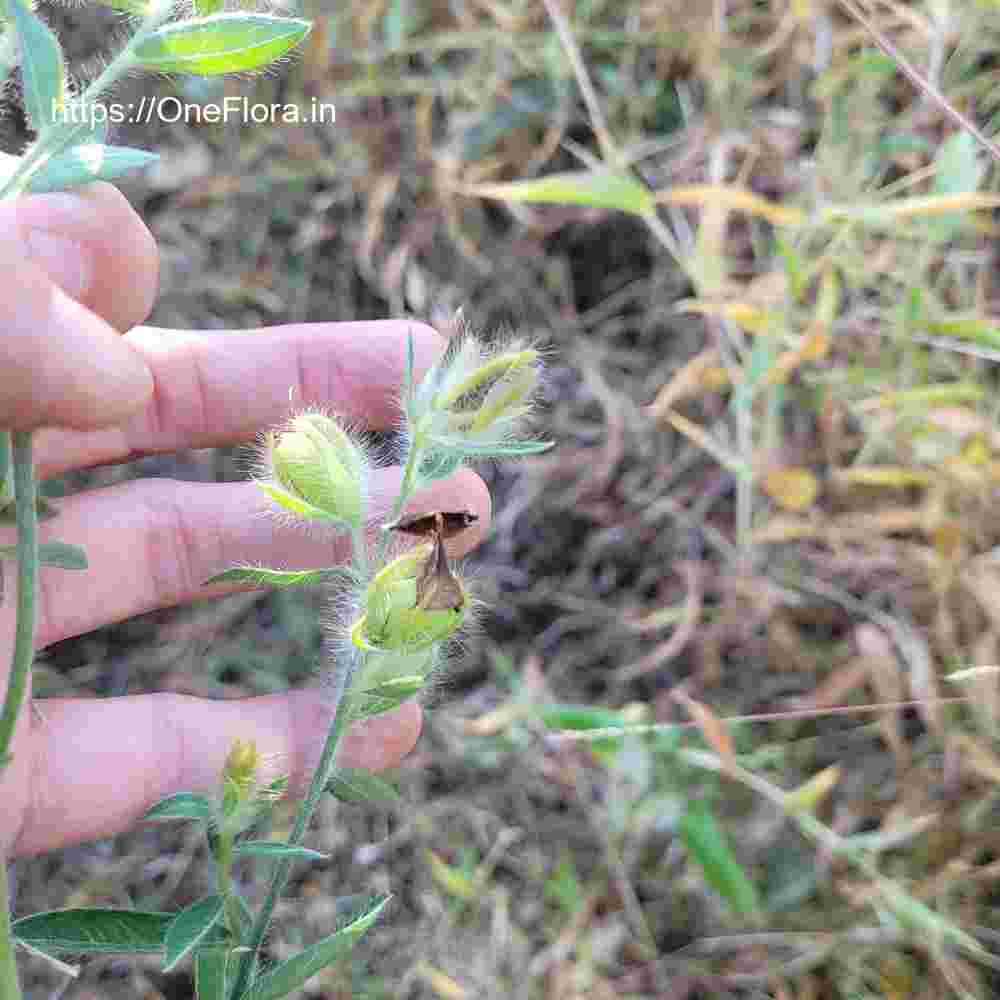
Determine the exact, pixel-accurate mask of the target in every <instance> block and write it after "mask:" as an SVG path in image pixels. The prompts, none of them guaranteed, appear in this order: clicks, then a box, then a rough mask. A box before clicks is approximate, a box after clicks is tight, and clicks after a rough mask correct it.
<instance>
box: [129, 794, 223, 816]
mask: <svg viewBox="0 0 1000 1000" xmlns="http://www.w3.org/2000/svg"><path fill="white" fill-rule="evenodd" d="M142 818H143V819H144V820H151V819H200V820H208V819H211V818H212V803H211V802H209V800H208V799H206V798H205V796H204V795H195V794H194V793H193V792H178V793H177V794H176V795H168V796H167V797H166V798H165V799H160V801H159V802H157V803H156V805H154V806H153V807H152V808H151V809H150V810H149V811H148V812H147V813H146V815H145V816H143V817H142Z"/></svg>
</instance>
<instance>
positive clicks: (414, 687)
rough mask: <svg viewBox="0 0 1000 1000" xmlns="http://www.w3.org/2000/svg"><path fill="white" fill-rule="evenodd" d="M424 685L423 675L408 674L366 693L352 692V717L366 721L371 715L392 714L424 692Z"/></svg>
mask: <svg viewBox="0 0 1000 1000" xmlns="http://www.w3.org/2000/svg"><path fill="white" fill-rule="evenodd" d="M424 683H425V678H424V675H423V674H408V675H407V676H405V677H394V678H393V679H392V680H389V681H385V682H384V683H382V684H377V685H376V686H375V687H371V688H366V689H365V690H364V691H352V692H351V694H350V699H351V717H352V718H354V719H365V718H367V717H368V716H370V715H380V714H381V713H382V712H391V711H392V710H393V709H394V708H398V707H399V706H400V705H401V704H402V703H403V702H404V701H406V700H407V699H408V698H412V697H413V696H414V695H416V694H419V693H420V692H421V691H422V690H423V687H424Z"/></svg>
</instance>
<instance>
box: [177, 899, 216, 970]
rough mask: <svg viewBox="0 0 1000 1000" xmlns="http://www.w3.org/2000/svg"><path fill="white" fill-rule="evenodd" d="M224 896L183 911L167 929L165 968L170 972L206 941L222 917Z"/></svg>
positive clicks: (191, 906) (199, 903) (204, 900)
mask: <svg viewBox="0 0 1000 1000" xmlns="http://www.w3.org/2000/svg"><path fill="white" fill-rule="evenodd" d="M223 904H224V900H223V898H222V896H206V897H205V898H204V899H199V900H198V902H196V903H192V904H191V905H190V906H188V907H186V908H185V909H183V910H181V912H180V913H178V914H177V916H175V917H174V919H173V920H171V921H170V925H169V926H168V927H167V933H166V936H165V938H164V944H165V945H166V949H167V955H166V963H165V964H164V966H163V971H164V972H169V971H170V970H171V969H172V968H174V966H175V965H177V963H178V962H180V961H181V960H182V959H183V958H184V956H185V955H187V954H188V953H189V952H190V951H191V950H192V949H193V948H195V947H196V946H197V945H198V944H200V943H201V942H202V941H204V940H205V938H206V937H207V936H208V934H209V932H210V931H211V930H212V928H213V927H214V926H215V924H216V922H217V921H218V919H219V917H220V916H222V909H223Z"/></svg>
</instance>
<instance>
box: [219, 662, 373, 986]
mask: <svg viewBox="0 0 1000 1000" xmlns="http://www.w3.org/2000/svg"><path fill="white" fill-rule="evenodd" d="M359 659H360V653H358V654H357V655H355V656H354V657H353V659H352V662H351V664H350V665H349V666H348V668H347V669H346V670H343V671H341V676H340V677H338V678H337V691H336V692H335V694H334V698H335V699H336V704H337V708H336V711H335V713H334V717H333V724H332V725H331V726H330V731H329V732H328V733H327V736H326V743H325V744H324V746H323V753H322V755H321V756H320V759H319V764H317V766H316V770H315V771H314V772H313V776H312V782H311V783H310V785H309V791H308V793H307V794H306V797H305V798H304V799H303V800H302V803H301V804H300V805H299V809H298V812H297V813H296V814H295V823H294V825H293V826H292V832H291V833H290V834H289V836H288V841H287V843H288V844H289V846H292V847H295V846H298V845H299V844H300V843H301V842H302V838H303V837H304V836H305V833H306V829H307V828H308V826H309V821H310V820H311V819H312V814H313V813H314V812H315V811H316V806H317V804H318V803H319V800H320V797H321V796H322V794H323V793H324V791H326V786H327V785H328V784H329V782H330V775H331V773H332V772H333V764H334V759H335V757H336V754H337V746H338V744H339V743H340V737H341V736H342V735H343V733H344V730H346V729H347V712H346V711H343V709H344V706H345V704H346V699H345V698H344V693H345V692H346V691H347V688H348V685H349V684H350V682H351V677H353V676H354V671H355V669H356V668H357V665H358V661H359ZM291 870H292V859H291V858H288V857H283V858H281V859H280V860H279V861H278V863H277V865H276V866H275V869H274V874H273V875H272V876H271V884H270V886H269V887H268V890H267V897H266V898H265V899H264V903H263V905H262V906H261V909H260V913H258V914H257V919H256V920H255V921H254V924H253V927H251V929H250V934H249V936H248V940H247V941H246V942H244V944H245V947H246V948H247V954H246V955H245V957H244V958H243V959H242V960H241V962H240V968H239V972H238V973H237V976H236V981H235V983H234V984H233V988H232V990H231V991H230V993H229V996H230V998H231V1000H238V998H239V997H240V996H242V995H243V993H244V992H245V991H246V989H247V987H248V986H249V978H250V970H251V969H252V968H253V965H254V960H255V958H256V956H257V952H258V951H260V946H261V944H262V943H263V941H264V935H265V934H266V933H267V928H268V926H269V925H270V923H271V915H272V914H273V913H274V907H275V906H276V904H277V902H278V897H279V896H280V895H281V894H282V892H284V890H285V886H286V885H287V884H288V876H289V873H290V872H291Z"/></svg>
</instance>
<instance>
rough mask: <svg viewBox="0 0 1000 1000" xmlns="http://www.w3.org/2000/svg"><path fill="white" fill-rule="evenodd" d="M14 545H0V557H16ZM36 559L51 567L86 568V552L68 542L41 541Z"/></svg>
mask: <svg viewBox="0 0 1000 1000" xmlns="http://www.w3.org/2000/svg"><path fill="white" fill-rule="evenodd" d="M16 558H17V546H16V545H0V559H16ZM38 561H39V563H41V565H42V566H51V567H52V568H53V569H77V570H79V569H86V568H87V553H86V552H85V551H84V550H83V549H82V548H80V546H79V545H71V544H70V543H69V542H59V541H53V542H42V544H41V545H39V546H38Z"/></svg>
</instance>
